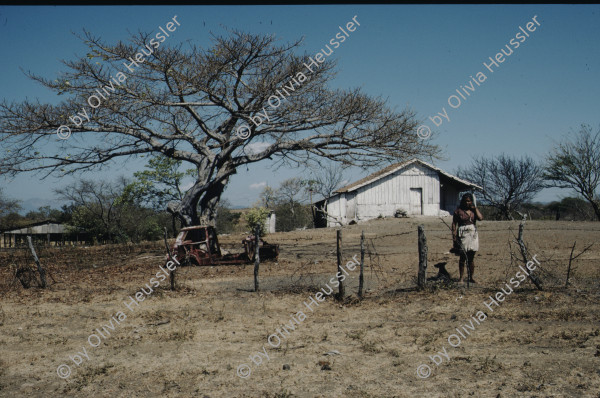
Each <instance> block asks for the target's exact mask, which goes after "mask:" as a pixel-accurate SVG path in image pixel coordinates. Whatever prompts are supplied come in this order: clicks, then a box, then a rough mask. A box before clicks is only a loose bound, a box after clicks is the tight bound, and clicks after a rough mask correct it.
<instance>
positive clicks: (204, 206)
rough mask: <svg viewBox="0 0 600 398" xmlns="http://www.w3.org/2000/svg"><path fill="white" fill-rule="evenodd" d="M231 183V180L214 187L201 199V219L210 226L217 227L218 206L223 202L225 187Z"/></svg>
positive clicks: (227, 179)
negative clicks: (222, 196)
mask: <svg viewBox="0 0 600 398" xmlns="http://www.w3.org/2000/svg"><path fill="white" fill-rule="evenodd" d="M228 182H229V178H226V179H225V180H223V181H221V182H219V183H217V184H215V185H213V186H212V187H211V188H209V189H208V190H207V191H206V192H205V193H204V195H203V196H202V198H201V199H200V204H199V207H200V218H201V219H202V221H206V222H207V223H208V224H210V225H212V226H215V218H216V215H217V206H218V204H219V202H220V201H221V195H222V194H223V191H225V187H226V186H227V183H228Z"/></svg>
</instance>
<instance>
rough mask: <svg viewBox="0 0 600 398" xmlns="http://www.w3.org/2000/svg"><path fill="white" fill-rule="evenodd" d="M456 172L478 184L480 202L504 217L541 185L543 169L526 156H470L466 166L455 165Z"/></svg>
mask: <svg viewBox="0 0 600 398" xmlns="http://www.w3.org/2000/svg"><path fill="white" fill-rule="evenodd" d="M457 175H458V177H460V178H464V179H466V180H468V181H471V182H473V183H475V184H477V185H479V186H481V187H482V188H483V192H482V196H483V197H482V204H487V205H490V206H492V207H494V208H495V209H496V211H497V213H498V216H499V217H500V218H503V219H507V220H512V219H513V216H512V212H513V211H516V210H519V209H520V207H521V205H522V204H523V203H526V202H530V201H531V200H532V199H533V197H534V196H535V195H536V194H537V193H538V192H539V191H541V190H542V189H543V188H544V181H543V177H542V175H543V169H542V167H541V166H539V165H538V164H537V163H536V162H535V161H533V159H531V158H530V157H529V156H525V157H522V158H520V159H517V158H514V157H509V156H507V155H505V154H501V155H499V156H497V157H493V158H491V159H486V158H483V157H479V158H474V159H473V161H472V163H471V165H470V166H469V167H467V168H459V169H458V171H457Z"/></svg>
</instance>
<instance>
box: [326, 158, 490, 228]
mask: <svg viewBox="0 0 600 398" xmlns="http://www.w3.org/2000/svg"><path fill="white" fill-rule="evenodd" d="M474 190H481V187H479V186H478V185H475V184H473V183H471V182H469V181H465V180H462V179H460V178H458V177H456V176H453V175H451V174H449V173H446V172H445V171H443V170H441V169H439V168H437V167H435V166H433V165H431V164H429V163H426V162H423V161H422V160H419V159H412V160H409V161H407V162H403V163H396V164H392V165H390V166H388V167H386V168H384V169H382V170H380V171H378V172H376V173H373V174H371V175H369V176H367V177H365V178H363V179H361V180H358V181H356V182H354V183H352V184H350V185H347V186H345V187H343V188H340V189H338V190H337V191H335V192H334V193H333V195H332V196H331V197H330V198H329V200H321V201H320V202H317V203H315V205H316V207H317V208H318V209H319V208H323V206H326V207H325V211H326V220H325V215H324V214H323V213H321V212H318V213H321V214H322V215H323V216H322V218H321V220H316V224H317V225H319V226H323V227H324V226H325V224H326V225H327V226H328V227H334V226H339V225H346V224H348V223H350V222H351V221H353V220H354V221H356V222H358V221H365V220H370V219H373V218H377V217H379V216H380V215H381V216H383V217H388V216H393V215H394V213H395V212H396V210H398V209H401V210H404V211H406V212H407V213H408V214H409V215H410V216H419V215H421V216H440V215H448V213H450V214H452V213H453V212H454V210H455V209H456V207H457V206H458V203H459V201H460V199H459V197H458V195H459V194H460V193H461V192H465V191H474ZM319 221H320V222H319Z"/></svg>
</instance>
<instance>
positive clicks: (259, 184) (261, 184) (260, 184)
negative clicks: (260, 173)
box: [250, 181, 267, 189]
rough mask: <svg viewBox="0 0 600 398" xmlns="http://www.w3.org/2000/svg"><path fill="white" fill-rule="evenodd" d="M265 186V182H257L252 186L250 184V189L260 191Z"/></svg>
mask: <svg viewBox="0 0 600 398" xmlns="http://www.w3.org/2000/svg"><path fill="white" fill-rule="evenodd" d="M266 186H267V182H266V181H262V182H257V183H254V184H250V189H260V188H264V187H266Z"/></svg>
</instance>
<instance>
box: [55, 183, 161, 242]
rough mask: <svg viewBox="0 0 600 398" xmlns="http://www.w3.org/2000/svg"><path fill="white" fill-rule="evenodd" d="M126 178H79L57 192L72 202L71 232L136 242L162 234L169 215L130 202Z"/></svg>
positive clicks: (154, 238)
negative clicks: (107, 179)
mask: <svg viewBox="0 0 600 398" xmlns="http://www.w3.org/2000/svg"><path fill="white" fill-rule="evenodd" d="M128 185H129V181H128V180H127V179H125V178H120V179H119V180H118V181H117V182H116V183H109V182H106V181H101V180H100V181H91V180H80V181H77V182H75V183H73V184H70V185H67V186H66V187H64V188H59V189H56V190H55V192H56V194H57V195H58V196H59V197H60V198H61V199H63V200H66V201H69V202H70V203H71V204H72V211H71V220H70V221H69V222H68V224H69V225H70V226H71V232H76V231H84V232H87V233H89V234H90V235H92V236H93V237H94V238H95V239H96V240H97V241H101V242H127V241H133V242H139V241H141V240H157V239H160V238H161V237H162V228H163V225H168V224H169V223H168V219H169V216H168V214H166V213H164V212H163V213H162V214H160V213H157V212H155V211H154V210H152V209H149V208H145V207H143V206H141V205H140V203H136V202H135V201H131V198H130V197H127V196H125V195H124V193H125V188H126V187H127V186H128Z"/></svg>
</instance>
